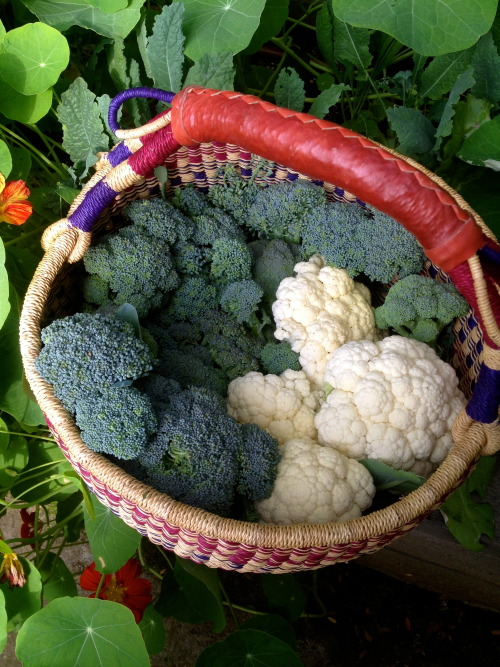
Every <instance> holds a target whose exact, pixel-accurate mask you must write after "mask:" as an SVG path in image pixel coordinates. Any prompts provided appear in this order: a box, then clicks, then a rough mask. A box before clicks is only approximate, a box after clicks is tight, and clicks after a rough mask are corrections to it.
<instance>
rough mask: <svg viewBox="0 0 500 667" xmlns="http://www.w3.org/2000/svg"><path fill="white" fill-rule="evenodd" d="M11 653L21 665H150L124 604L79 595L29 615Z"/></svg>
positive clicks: (141, 639) (35, 666)
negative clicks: (14, 651)
mask: <svg viewBox="0 0 500 667" xmlns="http://www.w3.org/2000/svg"><path fill="white" fill-rule="evenodd" d="M16 655H17V657H18V658H19V660H20V661H21V662H22V664H23V667H53V666H54V665H81V666H82V667H83V666H84V665H120V667H149V665H150V661H149V656H148V652H147V650H146V646H145V644H144V640H143V638H142V636H141V631H140V629H139V628H138V626H137V623H136V622H135V620H134V615H133V614H132V612H131V611H130V609H127V607H125V606H124V605H122V604H118V603H117V602H110V601H109V600H99V599H90V598H82V597H72V598H70V597H63V598H58V599H57V600H53V601H52V602H50V603H49V604H48V605H47V606H46V607H44V608H43V609H41V610H40V611H39V612H38V613H36V614H34V615H33V616H31V618H29V619H28V620H27V621H26V623H25V624H24V625H23V627H22V628H21V630H20V632H19V635H18V637H17V642H16Z"/></svg>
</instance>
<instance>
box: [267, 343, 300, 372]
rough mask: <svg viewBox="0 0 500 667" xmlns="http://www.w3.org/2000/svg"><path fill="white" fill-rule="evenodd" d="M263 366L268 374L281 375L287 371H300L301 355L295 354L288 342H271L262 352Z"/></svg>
mask: <svg viewBox="0 0 500 667" xmlns="http://www.w3.org/2000/svg"><path fill="white" fill-rule="evenodd" d="M260 358H261V361H262V365H263V366H264V369H265V370H266V371H267V373H271V374H272V375H281V374H282V373H284V372H285V371H286V370H288V369H290V370H292V371H300V370H302V367H301V365H300V363H299V355H298V353H297V352H294V351H293V350H292V348H291V346H290V343H289V342H288V341H285V340H282V341H280V342H274V341H269V342H268V343H266V344H265V345H264V347H263V348H262V350H261V352H260Z"/></svg>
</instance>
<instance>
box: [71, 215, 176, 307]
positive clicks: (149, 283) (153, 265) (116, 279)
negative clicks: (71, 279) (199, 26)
mask: <svg viewBox="0 0 500 667" xmlns="http://www.w3.org/2000/svg"><path fill="white" fill-rule="evenodd" d="M83 263H84V265H85V269H86V270H87V273H89V274H91V275H96V276H98V277H99V278H101V280H102V281H103V282H105V283H106V284H107V285H108V289H109V300H110V301H111V303H113V304H115V305H118V306H120V305H122V304H124V303H130V304H132V305H133V306H134V307H135V308H136V309H137V312H138V314H139V317H144V316H145V315H147V313H148V312H149V310H151V309H155V308H159V307H160V306H161V305H162V304H163V303H164V302H165V300H166V299H167V298H168V292H170V291H171V290H173V289H175V288H176V287H177V285H178V283H179V278H178V275H177V273H176V272H175V270H174V265H173V262H172V258H171V256H170V250H169V246H168V245H167V244H166V243H165V242H163V241H160V240H158V239H155V238H152V237H150V236H148V235H146V234H144V233H141V232H140V231H139V230H138V229H136V228H135V227H125V228H123V229H121V230H120V231H119V232H117V233H116V234H110V235H106V236H103V237H102V238H101V239H99V240H98V241H97V243H96V244H95V245H93V246H91V247H90V248H89V250H88V251H87V253H86V255H85V257H84V259H83Z"/></svg>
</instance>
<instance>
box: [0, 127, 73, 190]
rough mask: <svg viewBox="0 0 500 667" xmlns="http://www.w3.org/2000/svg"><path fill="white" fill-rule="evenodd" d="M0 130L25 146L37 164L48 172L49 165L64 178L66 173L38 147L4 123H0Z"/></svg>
mask: <svg viewBox="0 0 500 667" xmlns="http://www.w3.org/2000/svg"><path fill="white" fill-rule="evenodd" d="M0 130H1V131H2V132H4V133H7V134H8V135H10V137H11V138H12V140H13V141H15V142H16V143H18V144H20V145H22V146H25V147H26V148H28V150H29V151H31V153H33V155H34V157H35V158H36V159H37V160H38V162H39V164H40V166H41V167H43V168H44V169H45V171H47V172H48V173H50V170H49V169H48V168H47V165H48V167H50V169H51V170H52V171H55V172H56V174H57V175H58V176H61V177H62V178H66V174H65V173H62V172H60V171H59V168H58V167H57V165H55V164H54V163H53V162H52V161H51V160H49V158H48V157H46V156H45V155H44V154H43V153H42V152H41V151H39V150H38V148H35V147H34V146H33V145H32V144H30V142H29V141H27V140H26V139H23V137H20V136H19V135H18V134H16V133H15V132H13V131H12V130H10V129H9V128H8V127H5V125H0Z"/></svg>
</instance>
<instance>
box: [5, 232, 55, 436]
mask: <svg viewBox="0 0 500 667" xmlns="http://www.w3.org/2000/svg"><path fill="white" fill-rule="evenodd" d="M9 243H10V241H8V242H7V243H4V245H8V244H9ZM0 433H5V434H6V435H22V436H23V437H25V438H35V439H36V440H47V441H48V442H55V440H54V438H45V437H44V436H42V435H31V434H30V433H20V432H18V431H2V430H0Z"/></svg>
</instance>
